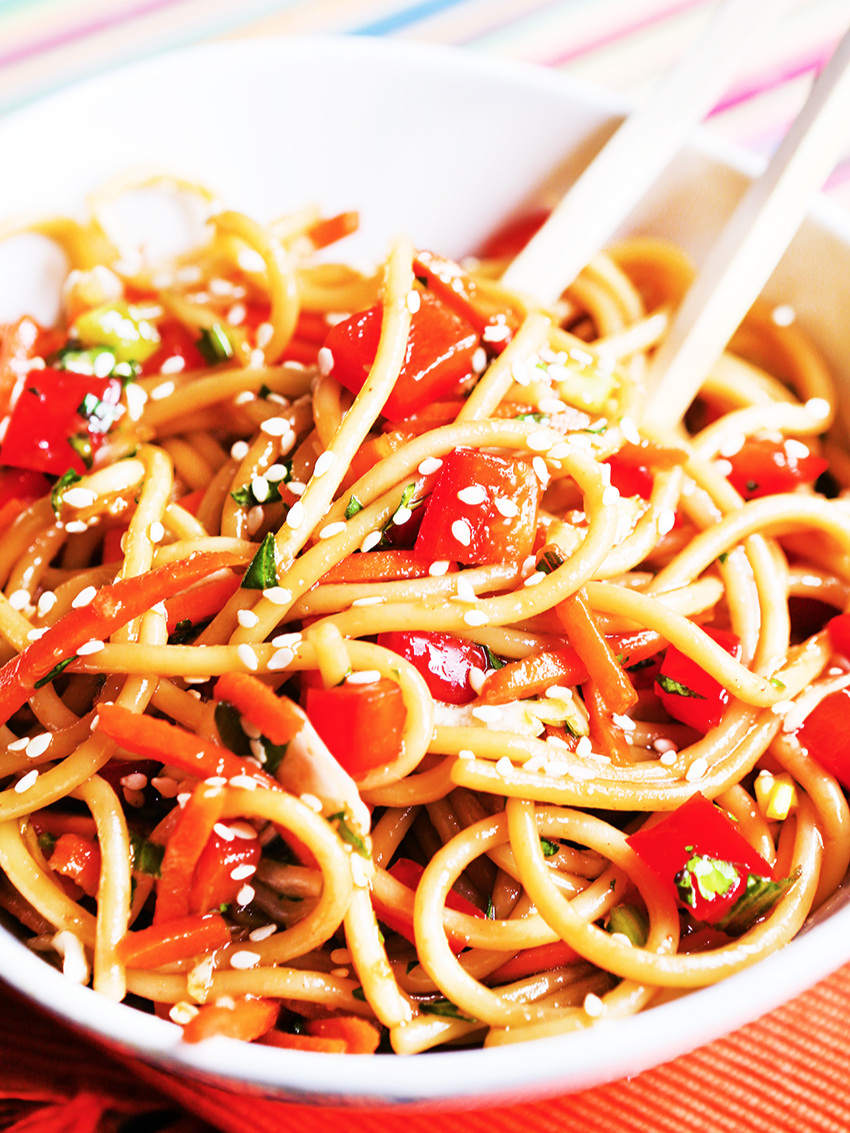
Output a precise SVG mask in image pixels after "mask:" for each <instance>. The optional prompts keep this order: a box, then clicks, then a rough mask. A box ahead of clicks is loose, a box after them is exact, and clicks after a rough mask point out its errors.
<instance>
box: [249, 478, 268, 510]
mask: <svg viewBox="0 0 850 1133" xmlns="http://www.w3.org/2000/svg"><path fill="white" fill-rule="evenodd" d="M269 490H270V489H269V482H268V480H267V479H266V478H265V476H255V477H254V479H253V480H252V481H251V493H252V495H253V497H254V499H255V500H256V501H257V503H260V504H262V503H265V502H266V500H267V499H268V498H269Z"/></svg>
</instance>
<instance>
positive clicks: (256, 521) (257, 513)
mask: <svg viewBox="0 0 850 1133" xmlns="http://www.w3.org/2000/svg"><path fill="white" fill-rule="evenodd" d="M265 518H266V513H265V511H264V510H263V507H262V505H260V504H257V506H256V507H252V508H251V509H250V511H249V512H248V515H247V517H246V523H247V525H248V534H249V535H256V534H257V532H258V531H259V530H260V528H261V527H262V526H263V520H264V519H265Z"/></svg>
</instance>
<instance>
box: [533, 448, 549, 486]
mask: <svg viewBox="0 0 850 1133" xmlns="http://www.w3.org/2000/svg"><path fill="white" fill-rule="evenodd" d="M531 467H532V468H533V469H534V475H535V476H536V477H537V479H538V480H539V481H540V483H541V484H542V485H543V487H544V488H545V487H546V485H547V484H548V483H549V469H548V468H547V467H546V461H545V460H544V459H543V457H542V456H535V457H534V459H533V460H532V462H531Z"/></svg>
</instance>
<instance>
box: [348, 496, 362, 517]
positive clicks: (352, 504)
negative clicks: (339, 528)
mask: <svg viewBox="0 0 850 1133" xmlns="http://www.w3.org/2000/svg"><path fill="white" fill-rule="evenodd" d="M362 510H363V504H361V502H360V500H358V498H357V496H351V498H350V499H349V501H348V503H347V504H346V506H345V518H346V519H353V517H354V516H355V515H357V513H358V511H362Z"/></svg>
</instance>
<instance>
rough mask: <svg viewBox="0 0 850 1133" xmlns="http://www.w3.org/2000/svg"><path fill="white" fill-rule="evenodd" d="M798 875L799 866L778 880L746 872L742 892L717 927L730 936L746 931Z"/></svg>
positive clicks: (768, 910)
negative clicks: (745, 881)
mask: <svg viewBox="0 0 850 1133" xmlns="http://www.w3.org/2000/svg"><path fill="white" fill-rule="evenodd" d="M799 876H800V867H799V866H798V867H797V869H796V870H795V871H794V873H792V874H791V876H790V877H783V878H782V879H781V880H780V881H771V880H770V879H769V878H767V877H759V876H758V875H757V874H754V873H750V874H748V875H747V885H746V888H745V889H744V892H743V893H742V894H741V896H740V897H739V898H738V900H737V901H736V902H735V904H734V905H733V906H732V908H731V909H730V910H729V912H728V913H727V914H726V916H725V917H724V918H723V919H722V920H720V921H718V922H717V927H718V928H722V929H723V931H724V932H728V933H729V934H730V936H739V935H740V934H741V933H743V932H746V931H747V929H748V928H750V927H751V926H752V925H753V923H754V922H755V921H757V920H758V919H759V917H763V916H765V914H766V913H769V912H770V910H771V909H772V908H773V906H774V905H775V904H776V902H777V901H778V900H779V898H780V897H781V896H782V894H783V893H784V892H785V891H786V890H787V889H788V888H790V886H791V885H792V884H793V883H794V882H795V881H796V880H797V878H798V877H799Z"/></svg>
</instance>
